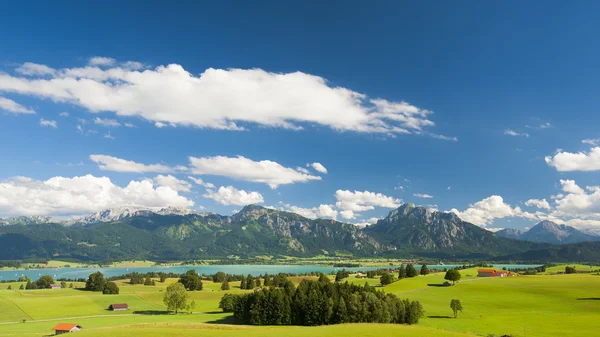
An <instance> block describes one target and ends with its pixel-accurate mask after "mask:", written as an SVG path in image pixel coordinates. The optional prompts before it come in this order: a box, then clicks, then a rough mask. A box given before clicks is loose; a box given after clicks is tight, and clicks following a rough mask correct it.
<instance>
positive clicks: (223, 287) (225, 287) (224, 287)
mask: <svg viewBox="0 0 600 337" xmlns="http://www.w3.org/2000/svg"><path fill="white" fill-rule="evenodd" d="M221 290H229V280H228V279H227V278H225V280H223V283H222V284H221Z"/></svg>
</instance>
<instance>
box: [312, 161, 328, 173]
mask: <svg viewBox="0 0 600 337" xmlns="http://www.w3.org/2000/svg"><path fill="white" fill-rule="evenodd" d="M310 166H312V168H314V169H315V170H316V171H317V172H321V173H324V174H327V169H326V168H325V166H323V165H321V163H312V164H310Z"/></svg>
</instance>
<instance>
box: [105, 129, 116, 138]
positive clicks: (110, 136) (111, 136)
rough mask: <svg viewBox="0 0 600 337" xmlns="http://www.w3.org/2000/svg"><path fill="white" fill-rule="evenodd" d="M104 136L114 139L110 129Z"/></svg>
mask: <svg viewBox="0 0 600 337" xmlns="http://www.w3.org/2000/svg"><path fill="white" fill-rule="evenodd" d="M104 138H106V139H115V137H114V136H113V135H111V134H110V131H108V132H107V133H105V134H104Z"/></svg>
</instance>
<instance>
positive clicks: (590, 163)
mask: <svg viewBox="0 0 600 337" xmlns="http://www.w3.org/2000/svg"><path fill="white" fill-rule="evenodd" d="M545 160H546V163H547V164H548V165H550V166H552V167H554V168H555V169H556V170H557V171H559V172H569V171H600V146H597V147H594V148H592V149H591V150H590V151H589V152H577V153H570V152H564V151H557V153H556V154H554V157H553V156H546V158H545Z"/></svg>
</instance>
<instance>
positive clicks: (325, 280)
mask: <svg viewBox="0 0 600 337" xmlns="http://www.w3.org/2000/svg"><path fill="white" fill-rule="evenodd" d="M319 282H325V283H329V277H327V275H325V273H321V274H320V275H319Z"/></svg>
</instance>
